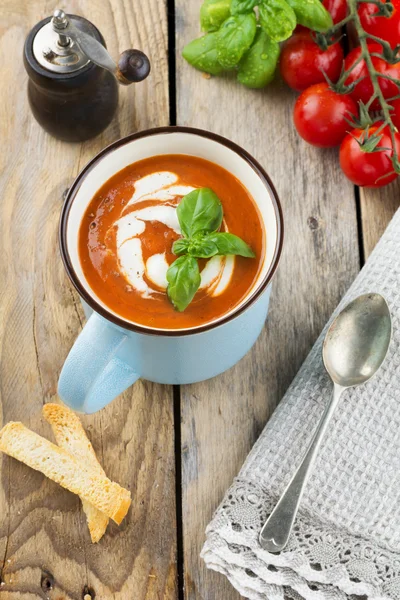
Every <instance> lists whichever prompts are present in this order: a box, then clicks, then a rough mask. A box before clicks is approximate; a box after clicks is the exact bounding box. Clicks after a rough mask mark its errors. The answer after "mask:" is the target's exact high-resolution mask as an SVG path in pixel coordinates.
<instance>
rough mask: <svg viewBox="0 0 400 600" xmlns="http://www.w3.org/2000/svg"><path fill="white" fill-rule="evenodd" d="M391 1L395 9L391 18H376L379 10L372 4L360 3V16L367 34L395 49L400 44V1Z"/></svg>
mask: <svg viewBox="0 0 400 600" xmlns="http://www.w3.org/2000/svg"><path fill="white" fill-rule="evenodd" d="M390 1H391V3H392V4H393V8H394V10H393V13H392V14H391V16H390V17H374V14H375V13H377V12H378V10H379V9H378V6H377V5H376V4H372V3H371V4H370V3H360V4H359V9H358V14H359V16H360V20H361V24H362V26H363V27H364V29H365V31H366V32H367V33H372V34H373V35H376V36H377V37H380V38H382V39H383V40H386V41H387V42H389V44H390V45H391V46H392V48H394V47H395V46H396V45H397V44H398V43H399V42H400V0H390Z"/></svg>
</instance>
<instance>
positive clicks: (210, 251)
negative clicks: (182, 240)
mask: <svg viewBox="0 0 400 600" xmlns="http://www.w3.org/2000/svg"><path fill="white" fill-rule="evenodd" d="M189 254H190V256H194V257H195V258H211V257H212V256H215V254H218V248H217V245H216V244H215V243H214V242H212V241H211V240H210V239H209V238H208V236H201V237H199V238H197V239H196V238H192V239H191V241H190V246H189Z"/></svg>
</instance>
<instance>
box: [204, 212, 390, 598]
mask: <svg viewBox="0 0 400 600" xmlns="http://www.w3.org/2000/svg"><path fill="white" fill-rule="evenodd" d="M368 292H379V293H381V294H382V295H383V296H384V297H385V298H386V300H387V302H388V304H389V307H390V311H391V314H392V318H393V339H392V342H391V345H390V348H389V353H388V356H387V358H386V361H385V363H384V365H383V366H382V368H381V370H380V371H379V373H378V374H377V375H376V377H375V378H373V379H372V380H371V381H369V382H368V383H366V384H365V385H363V386H360V387H358V388H354V389H352V390H347V391H346V392H345V393H344V394H343V396H342V400H341V401H340V404H339V406H338V408H337V410H336V413H335V414H334V416H333V420H332V421H331V424H330V426H329V428H328V432H327V434H326V437H325V439H324V441H323V443H322V446H321V449H320V452H319V455H318V458H317V461H316V463H315V467H314V470H313V473H312V475H311V477H310V479H309V482H308V484H307V488H306V491H305V494H304V496H303V500H302V503H301V508H300V511H299V514H298V517H297V520H296V524H295V527H294V531H293V533H292V536H291V538H290V541H289V544H288V546H287V547H286V548H285V550H284V551H283V552H281V553H280V554H270V553H268V552H266V551H265V550H263V549H262V548H261V546H260V545H259V542H258V535H259V532H260V529H261V527H262V525H263V524H264V522H265V520H266V517H267V515H268V514H269V513H270V512H271V511H272V509H273V507H274V506H275V504H276V502H277V500H278V498H279V495H280V494H281V493H282V491H283V490H284V488H285V486H286V485H287V483H288V482H289V480H290V478H291V476H292V474H293V472H294V470H295V469H296V467H297V466H298V464H299V462H300V460H301V458H302V456H303V455H304V452H305V450H306V448H307V446H308V443H309V442H310V439H311V436H312V434H313V432H314V430H315V428H316V426H317V422H318V420H319V418H320V416H321V414H322V412H323V409H324V406H325V403H326V402H327V401H328V399H329V395H330V394H331V393H332V384H331V382H330V380H329V377H328V375H327V374H326V372H325V369H324V367H323V363H322V342H323V338H324V335H325V330H324V332H323V333H322V334H321V336H320V337H319V339H318V340H317V342H316V343H315V345H314V347H313V349H312V351H311V352H310V354H309V356H308V357H307V359H306V361H305V362H304V364H303V366H302V367H301V369H300V371H299V373H298V374H297V376H296V378H295V379H294V381H293V383H292V385H291V387H290V388H289V390H288V392H287V393H286V395H285V397H284V399H283V400H282V402H281V403H280V404H279V406H278V408H277V409H276V411H275V413H274V415H273V416H272V418H271V419H270V421H269V422H268V423H267V425H266V427H265V429H264V431H263V433H262V434H261V436H260V438H259V440H258V441H257V443H256V444H255V446H254V448H253V450H252V451H251V453H250V454H249V456H248V458H247V460H246V462H245V464H244V466H243V468H242V470H241V471H240V473H239V475H238V477H237V479H235V481H234V482H233V484H232V486H231V487H230V489H229V490H228V491H227V493H226V495H225V498H224V500H223V502H222V504H221V505H220V507H219V508H218V510H217V511H216V513H215V515H214V518H213V520H212V522H211V523H210V525H209V526H208V528H207V532H206V534H207V539H206V543H205V545H204V548H203V551H202V557H203V559H204V560H205V562H206V564H207V566H208V567H209V568H211V569H215V570H216V571H220V572H221V573H224V574H225V575H226V576H227V577H228V579H229V580H230V582H231V583H232V585H233V586H234V587H235V588H236V589H237V590H238V591H239V592H240V593H241V594H242V595H243V596H244V597H245V598H249V599H251V600H264V599H266V598H268V600H283V598H284V596H285V597H289V598H293V599H294V600H298V598H299V597H302V598H305V599H306V600H343V599H345V598H346V596H351V597H353V600H354V597H355V596H358V597H359V596H363V597H364V598H368V599H371V600H384V599H388V598H391V599H393V600H400V351H399V349H400V210H398V211H397V213H396V215H395V216H394V218H393V220H392V222H391V223H390V225H389V227H388V228H387V230H386V232H385V233H384V235H383V237H382V238H381V240H380V241H379V243H378V245H377V246H376V248H375V250H374V251H373V253H372V254H371V256H370V258H369V260H368V261H367V263H366V265H365V266H364V268H363V270H362V271H361V273H360V274H359V275H358V277H357V278H356V280H355V282H354V284H353V285H352V286H351V288H350V290H349V291H348V293H347V294H346V296H345V297H344V298H343V300H342V302H341V303H340V305H339V307H338V309H337V310H336V311H335V313H334V315H336V314H337V313H338V312H339V310H341V308H343V306H344V305H345V304H347V303H348V302H349V301H350V300H352V299H353V298H355V297H356V296H358V295H359V294H363V293H368ZM327 327H328V325H327Z"/></svg>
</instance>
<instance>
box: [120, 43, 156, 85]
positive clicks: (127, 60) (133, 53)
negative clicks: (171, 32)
mask: <svg viewBox="0 0 400 600" xmlns="http://www.w3.org/2000/svg"><path fill="white" fill-rule="evenodd" d="M149 73H150V61H149V59H148V58H147V56H146V54H145V53H144V52H141V51H140V50H133V49H132V50H125V52H122V54H121V55H120V57H119V60H118V68H117V71H116V73H115V76H116V78H117V79H118V81H119V82H120V83H122V84H123V85H129V84H130V83H137V82H138V81H143V79H146V77H147V76H148V74H149Z"/></svg>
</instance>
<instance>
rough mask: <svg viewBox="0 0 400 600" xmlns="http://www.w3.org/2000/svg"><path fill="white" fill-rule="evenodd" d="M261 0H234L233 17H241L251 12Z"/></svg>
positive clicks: (232, 5)
mask: <svg viewBox="0 0 400 600" xmlns="http://www.w3.org/2000/svg"><path fill="white" fill-rule="evenodd" d="M259 2H260V0H232V2H231V13H232V14H233V15H240V14H242V13H247V12H251V11H252V10H253V8H254V7H255V6H257V4H259Z"/></svg>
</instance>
